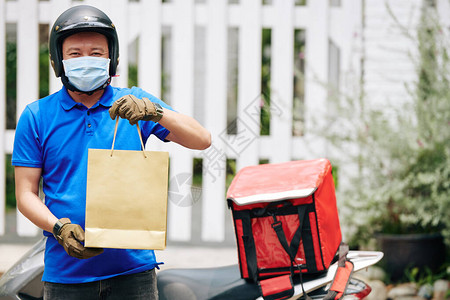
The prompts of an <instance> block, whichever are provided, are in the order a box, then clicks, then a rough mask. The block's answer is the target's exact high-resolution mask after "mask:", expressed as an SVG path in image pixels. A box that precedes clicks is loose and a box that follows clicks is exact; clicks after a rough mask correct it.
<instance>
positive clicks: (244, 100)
mask: <svg viewBox="0 0 450 300" xmlns="http://www.w3.org/2000/svg"><path fill="white" fill-rule="evenodd" d="M241 9H242V12H245V14H242V19H241V20H242V23H241V27H240V28H239V31H240V32H239V47H238V48H239V49H238V57H239V59H238V60H239V63H238V69H239V70H238V73H239V75H238V110H237V113H238V117H237V134H236V136H235V138H234V139H231V140H230V142H231V143H228V145H227V146H228V147H229V148H231V149H232V150H233V152H235V153H236V157H237V160H236V169H237V170H236V171H238V170H240V169H241V168H243V167H245V166H248V165H255V164H258V158H259V155H258V146H259V140H258V137H259V132H260V129H259V126H260V96H261V95H260V93H261V35H262V27H261V22H262V21H261V15H262V13H261V1H241Z"/></svg>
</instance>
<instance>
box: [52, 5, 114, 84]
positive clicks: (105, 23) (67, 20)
mask: <svg viewBox="0 0 450 300" xmlns="http://www.w3.org/2000/svg"><path fill="white" fill-rule="evenodd" d="M84 31H93V32H98V33H101V34H103V35H104V36H106V38H107V39H108V47H109V58H110V59H111V64H110V67H109V74H110V75H111V76H114V75H116V70H117V65H118V64H119V39H118V37H117V32H116V28H115V26H114V24H113V23H112V21H111V19H110V18H109V17H108V16H107V15H106V14H105V13H104V12H102V11H101V10H99V9H98V8H95V7H92V6H89V5H79V6H74V7H72V8H69V9H68V10H66V11H65V12H63V13H62V14H61V15H60V16H59V17H58V19H57V20H56V21H55V24H53V27H52V31H51V32H50V38H49V50H50V61H51V64H52V67H53V70H54V71H55V75H56V77H60V76H61V77H62V78H63V83H64V84H66V82H67V78H66V76H65V74H64V72H63V65H62V42H63V41H64V39H65V38H66V37H68V36H69V35H72V34H75V33H78V32H84ZM64 79H66V80H64Z"/></svg>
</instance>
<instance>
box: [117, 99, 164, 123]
mask: <svg viewBox="0 0 450 300" xmlns="http://www.w3.org/2000/svg"><path fill="white" fill-rule="evenodd" d="M109 115H110V116H111V119H113V120H114V119H115V118H116V116H119V117H121V118H124V119H127V120H128V121H129V122H130V124H131V125H134V124H136V123H137V122H138V121H139V120H144V121H153V122H158V121H159V120H161V118H162V116H163V110H162V108H161V106H160V105H159V104H157V103H153V102H151V101H150V100H149V99H148V98H145V97H144V98H142V99H139V98H136V97H135V96H133V95H126V96H123V97H122V98H120V99H117V100H116V101H115V102H114V103H113V105H112V106H111V108H110V109H109Z"/></svg>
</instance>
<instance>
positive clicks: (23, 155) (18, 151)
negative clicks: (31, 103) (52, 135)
mask: <svg viewBox="0 0 450 300" xmlns="http://www.w3.org/2000/svg"><path fill="white" fill-rule="evenodd" d="M12 165H14V166H22V167H33V168H42V146H41V140H40V138H39V134H38V128H37V122H36V119H35V116H34V115H33V113H32V111H31V110H30V108H29V107H28V106H27V107H26V108H25V110H24V111H23V113H22V115H21V116H20V119H19V122H18V124H17V127H16V133H15V137H14V148H13V154H12Z"/></svg>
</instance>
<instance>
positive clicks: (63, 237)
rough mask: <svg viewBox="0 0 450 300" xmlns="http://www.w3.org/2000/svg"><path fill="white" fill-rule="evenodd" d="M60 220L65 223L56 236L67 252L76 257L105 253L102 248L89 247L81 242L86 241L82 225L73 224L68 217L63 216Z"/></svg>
mask: <svg viewBox="0 0 450 300" xmlns="http://www.w3.org/2000/svg"><path fill="white" fill-rule="evenodd" d="M59 221H60V222H61V223H62V224H63V225H62V226H61V228H60V229H59V232H57V233H56V235H55V237H56V239H57V240H58V242H59V243H60V244H61V245H62V246H63V247H64V250H66V252H67V254H69V255H70V256H73V257H76V258H80V259H86V258H91V257H94V256H97V255H99V254H102V253H103V249H102V248H87V247H84V246H83V245H82V244H81V243H83V242H84V230H83V228H81V226H80V225H78V224H72V223H71V222H70V219H68V218H62V219H60V220H59Z"/></svg>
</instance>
